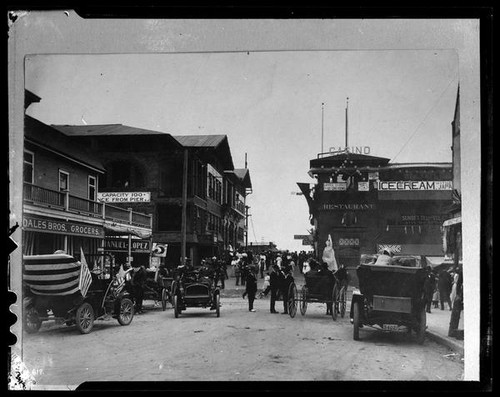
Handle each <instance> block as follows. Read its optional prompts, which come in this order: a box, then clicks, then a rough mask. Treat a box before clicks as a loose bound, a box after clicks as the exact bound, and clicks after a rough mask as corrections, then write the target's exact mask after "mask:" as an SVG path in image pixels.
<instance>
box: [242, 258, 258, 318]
mask: <svg viewBox="0 0 500 397" xmlns="http://www.w3.org/2000/svg"><path fill="white" fill-rule="evenodd" d="M245 281H246V282H245V292H243V299H245V296H248V311H250V312H255V309H254V308H253V302H254V300H255V293H256V292H257V277H255V269H254V267H253V266H249V268H248V271H247V275H246V280H245Z"/></svg>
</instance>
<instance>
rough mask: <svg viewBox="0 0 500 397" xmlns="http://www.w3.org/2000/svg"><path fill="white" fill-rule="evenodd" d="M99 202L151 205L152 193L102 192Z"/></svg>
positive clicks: (98, 194) (99, 195)
mask: <svg viewBox="0 0 500 397" xmlns="http://www.w3.org/2000/svg"><path fill="white" fill-rule="evenodd" d="M97 200H98V201H101V202H103V203H149V201H150V200H151V192H101V193H97Z"/></svg>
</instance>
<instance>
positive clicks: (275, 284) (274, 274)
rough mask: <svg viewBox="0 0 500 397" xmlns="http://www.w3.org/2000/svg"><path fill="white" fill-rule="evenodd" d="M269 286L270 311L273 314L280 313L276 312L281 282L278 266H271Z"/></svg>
mask: <svg viewBox="0 0 500 397" xmlns="http://www.w3.org/2000/svg"><path fill="white" fill-rule="evenodd" d="M269 284H270V286H271V299H270V310H271V313H278V312H277V311H276V308H275V305H276V299H277V298H278V293H279V290H280V280H279V275H278V268H277V266H276V265H272V266H271V274H270V275H269Z"/></svg>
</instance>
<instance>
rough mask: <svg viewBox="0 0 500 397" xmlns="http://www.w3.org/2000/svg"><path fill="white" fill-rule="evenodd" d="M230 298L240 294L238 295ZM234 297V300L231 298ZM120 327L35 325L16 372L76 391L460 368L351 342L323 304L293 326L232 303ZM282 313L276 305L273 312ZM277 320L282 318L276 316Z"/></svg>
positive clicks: (435, 352) (370, 333)
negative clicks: (97, 385)
mask: <svg viewBox="0 0 500 397" xmlns="http://www.w3.org/2000/svg"><path fill="white" fill-rule="evenodd" d="M238 294H239V292H238ZM233 296H234V294H233ZM145 304H146V307H147V308H148V310H146V312H145V313H144V314H142V315H138V316H135V317H134V320H133V321H132V323H131V324H130V325H129V326H125V327H123V326H120V325H119V324H118V322H116V321H115V320H109V321H98V322H96V324H95V327H94V330H93V331H92V332H91V333H90V334H88V335H81V334H79V333H78V331H77V330H76V329H75V328H74V327H66V326H64V325H60V326H59V325H58V326H55V325H51V324H50V323H44V324H43V325H42V328H41V330H40V332H39V333H37V334H34V335H26V334H25V336H24V342H23V345H24V346H23V347H24V349H23V362H24V364H25V365H26V367H27V368H28V370H29V371H30V372H31V373H32V374H33V377H34V379H35V381H36V384H37V386H38V387H40V386H43V385H70V386H72V387H74V386H76V385H79V384H81V383H82V382H85V381H104V380H105V381H188V380H189V381H302V380H303V381H314V380H322V381H323V380H328V381H331V380H460V379H462V376H463V369H464V368H463V367H464V366H463V361H462V360H461V358H460V357H459V356H457V355H454V354H451V352H450V351H448V350H447V349H446V348H445V347H443V346H441V345H438V344H436V343H434V342H432V341H430V340H426V341H425V343H424V345H418V344H417V343H416V341H415V338H414V336H411V337H409V336H408V335H407V334H405V333H400V334H395V333H388V334H386V333H381V332H376V331H374V330H371V329H366V330H365V329H363V330H361V332H360V336H361V338H362V340H361V341H357V342H356V341H353V339H352V325H351V324H350V322H349V319H348V314H346V317H345V318H340V317H339V318H338V319H337V321H336V322H334V321H333V320H332V318H331V316H326V315H325V306H324V304H318V303H317V304H309V306H308V309H307V313H306V314H305V316H302V315H301V314H300V312H299V311H297V315H296V317H295V318H290V317H289V316H288V315H285V314H271V313H269V301H268V299H265V298H264V299H261V300H256V302H255V307H256V310H257V311H256V312H255V313H251V312H248V308H247V304H248V302H247V301H246V300H243V299H242V298H241V297H230V298H228V297H225V298H223V299H222V308H221V317H220V318H217V317H216V316H215V312H214V311H210V310H208V309H202V308H188V309H187V310H186V311H185V312H183V313H182V314H181V315H180V317H179V318H177V319H176V318H174V314H173V309H172V308H170V307H169V308H167V310H166V311H162V310H161V308H160V307H158V308H154V307H153V302H151V301H147V302H145ZM277 308H279V309H282V302H277ZM280 311H282V310H280Z"/></svg>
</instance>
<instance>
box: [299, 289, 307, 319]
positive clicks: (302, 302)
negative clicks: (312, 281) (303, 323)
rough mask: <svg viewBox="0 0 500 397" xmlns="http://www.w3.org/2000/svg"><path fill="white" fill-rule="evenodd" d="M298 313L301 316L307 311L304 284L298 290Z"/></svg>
mask: <svg viewBox="0 0 500 397" xmlns="http://www.w3.org/2000/svg"><path fill="white" fill-rule="evenodd" d="M300 295H301V296H300V314H302V315H303V316H304V315H305V314H306V311H307V287H306V286H305V285H304V286H303V287H302V289H301V290H300Z"/></svg>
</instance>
